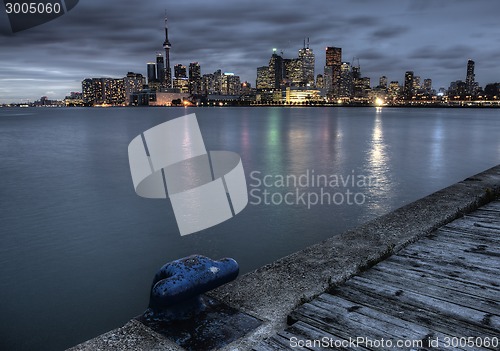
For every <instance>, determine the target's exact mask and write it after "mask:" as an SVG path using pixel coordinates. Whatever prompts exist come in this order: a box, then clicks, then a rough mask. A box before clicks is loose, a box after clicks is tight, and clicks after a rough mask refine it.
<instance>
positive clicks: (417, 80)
mask: <svg viewBox="0 0 500 351" xmlns="http://www.w3.org/2000/svg"><path fill="white" fill-rule="evenodd" d="M421 88H422V86H421V85H420V76H413V95H415V94H416V93H417V92H418V91H419V90H420V89H421Z"/></svg>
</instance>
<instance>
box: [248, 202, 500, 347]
mask: <svg viewBox="0 0 500 351" xmlns="http://www.w3.org/2000/svg"><path fill="white" fill-rule="evenodd" d="M499 276H500V201H495V202H493V203H490V204H488V205H487V206H484V207H482V208H481V209H479V210H477V211H475V212H473V213H471V214H469V215H466V216H464V217H463V218H460V219H457V220H455V221H453V222H451V223H449V224H447V225H445V226H443V227H441V228H439V229H438V230H437V231H436V232H434V233H433V234H432V235H430V236H429V237H428V238H424V239H422V240H420V241H419V242H417V243H414V244H412V245H410V246H408V247H407V248H405V249H404V250H402V251H401V252H399V253H398V254H397V255H394V256H392V257H390V258H389V259H387V260H385V261H383V262H381V263H379V264H378V265H376V266H374V267H373V268H372V269H371V270H369V271H367V272H365V273H363V274H361V275H360V276H357V277H353V278H352V279H350V280H349V281H347V282H346V283H345V284H344V285H342V286H341V287H338V288H336V289H335V290H334V291H332V295H331V294H322V295H320V296H319V297H317V298H316V299H314V300H313V301H311V302H310V303H306V304H304V305H302V306H300V307H298V308H297V309H296V310H295V311H293V312H292V313H291V314H290V317H291V319H294V320H295V321H296V322H295V323H294V324H293V325H292V326H290V327H288V328H287V329H286V330H284V331H281V332H279V333H277V334H276V335H274V336H273V337H272V338H270V339H268V340H267V341H266V342H265V343H266V346H263V348H261V349H255V350H256V351H270V350H279V351H282V350H292V349H293V350H296V349H298V348H291V346H290V340H291V338H301V340H321V338H324V337H326V338H331V339H332V340H348V339H349V338H353V337H357V336H363V337H366V338H368V339H371V340H380V339H385V340H388V339H391V340H396V339H398V340H401V339H402V340H416V341H419V340H420V341H425V340H429V338H431V339H433V340H435V338H439V340H441V341H443V340H444V338H445V337H447V336H451V337H469V336H472V337H483V338H484V337H490V338H492V337H498V330H500V280H499V278H498V277H499ZM365 346H366V347H365V351H367V350H376V349H377V348H376V347H375V346H369V345H365ZM444 346H445V345H444V344H440V345H439V346H438V348H442V349H444ZM419 347H420V348H418V349H419V350H427V349H430V348H429V345H427V344H425V343H422V344H421V345H419ZM303 349H304V350H310V351H323V350H331V349H335V347H334V348H328V347H327V348H325V347H324V345H319V344H318V343H316V344H314V345H313V344H310V345H309V346H307V347H304V348H303ZM342 349H343V348H342ZM356 349H357V350H358V349H359V348H356ZM391 349H397V348H391ZM414 349H416V348H414ZM490 349H491V350H492V349H494V348H493V347H491V348H490ZM464 350H471V349H470V348H464ZM475 350H484V348H482V349H479V348H477V349H475Z"/></svg>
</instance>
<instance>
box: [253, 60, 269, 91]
mask: <svg viewBox="0 0 500 351" xmlns="http://www.w3.org/2000/svg"><path fill="white" fill-rule="evenodd" d="M255 86H256V88H257V89H258V90H267V89H271V84H270V83H269V66H262V67H257V81H256V84H255Z"/></svg>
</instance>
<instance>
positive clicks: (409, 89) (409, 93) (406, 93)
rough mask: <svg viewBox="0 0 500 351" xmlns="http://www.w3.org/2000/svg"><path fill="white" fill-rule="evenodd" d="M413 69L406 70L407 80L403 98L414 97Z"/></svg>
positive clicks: (409, 98)
mask: <svg viewBox="0 0 500 351" xmlns="http://www.w3.org/2000/svg"><path fill="white" fill-rule="evenodd" d="M413 86H414V85H413V71H406V73H405V82H404V86H403V98H404V99H405V100H411V99H412V97H413Z"/></svg>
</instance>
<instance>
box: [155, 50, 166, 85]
mask: <svg viewBox="0 0 500 351" xmlns="http://www.w3.org/2000/svg"><path fill="white" fill-rule="evenodd" d="M156 79H157V80H158V83H159V84H160V86H161V87H166V81H165V79H166V78H165V60H164V59H163V55H162V54H161V53H160V52H159V53H157V54H156Z"/></svg>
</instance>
